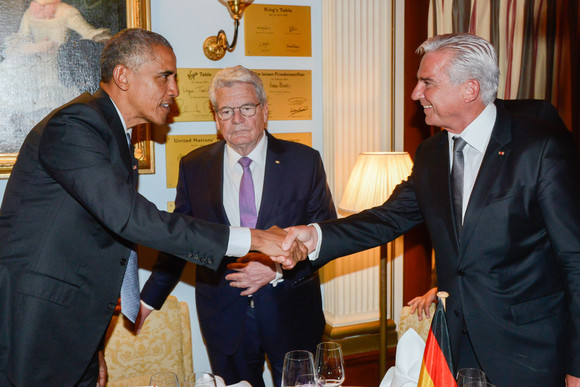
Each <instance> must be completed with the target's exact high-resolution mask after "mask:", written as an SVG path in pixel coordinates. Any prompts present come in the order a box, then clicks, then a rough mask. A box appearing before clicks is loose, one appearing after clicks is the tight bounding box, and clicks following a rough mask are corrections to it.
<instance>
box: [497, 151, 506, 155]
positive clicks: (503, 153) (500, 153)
mask: <svg viewBox="0 0 580 387" xmlns="http://www.w3.org/2000/svg"><path fill="white" fill-rule="evenodd" d="M497 154H498V155H500V156H503V155H505V152H504V151H499V152H497Z"/></svg>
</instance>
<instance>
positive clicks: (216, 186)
mask: <svg viewBox="0 0 580 387" xmlns="http://www.w3.org/2000/svg"><path fill="white" fill-rule="evenodd" d="M224 147H225V141H223V140H222V141H220V142H218V143H217V144H216V145H215V146H214V147H212V149H210V151H209V152H208V158H207V160H206V168H201V171H196V172H201V173H204V172H205V173H207V176H206V177H205V179H206V181H208V182H209V184H208V185H209V190H210V205H211V207H212V209H213V211H214V214H215V216H216V219H217V221H218V223H222V224H227V225H230V224H231V223H230V221H229V219H228V217H227V215H226V211H225V209H224V205H223V194H224V192H223V185H224Z"/></svg>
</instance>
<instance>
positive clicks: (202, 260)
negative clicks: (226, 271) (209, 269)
mask: <svg viewBox="0 0 580 387" xmlns="http://www.w3.org/2000/svg"><path fill="white" fill-rule="evenodd" d="M199 261H200V262H201V263H206V262H207V261H206V260H205V258H204V257H201V258H200V259H199Z"/></svg>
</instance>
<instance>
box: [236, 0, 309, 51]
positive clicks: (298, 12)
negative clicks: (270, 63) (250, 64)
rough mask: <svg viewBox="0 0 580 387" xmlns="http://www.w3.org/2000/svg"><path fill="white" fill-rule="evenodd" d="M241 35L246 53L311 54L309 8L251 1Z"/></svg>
mask: <svg viewBox="0 0 580 387" xmlns="http://www.w3.org/2000/svg"><path fill="white" fill-rule="evenodd" d="M244 36H245V46H246V55H247V56H312V36H311V21H310V7H308V6H291V5H272V4H255V3H254V4H252V5H251V6H249V7H248V8H247V9H246V13H245V15H244Z"/></svg>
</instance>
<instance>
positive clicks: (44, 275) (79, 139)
mask: <svg viewBox="0 0 580 387" xmlns="http://www.w3.org/2000/svg"><path fill="white" fill-rule="evenodd" d="M175 73H176V59H175V55H174V53H173V50H172V48H171V45H170V44H169V43H168V42H167V40H165V38H163V37H162V36H160V35H158V34H155V33H153V32H149V31H145V30H141V29H129V30H124V31H121V32H120V33H119V34H117V35H115V36H114V37H113V38H111V40H110V41H109V42H108V43H107V45H106V46H105V49H104V52H103V55H102V58H101V89H100V90H99V91H97V93H95V94H94V95H89V94H88V93H86V94H83V95H81V96H80V97H78V98H77V99H75V100H73V101H71V102H70V103H68V104H67V105H65V106H63V107H61V108H59V109H57V110H55V111H54V112H52V113H51V114H50V115H49V116H48V117H46V118H45V119H44V120H43V121H42V122H40V123H39V124H38V125H37V126H36V127H34V128H33V129H32V131H31V132H30V134H29V135H28V136H27V138H26V140H25V142H24V144H23V145H22V148H21V150H20V154H19V156H18V160H17V162H16V164H15V165H14V169H13V171H12V174H11V176H10V179H9V181H8V184H7V187H6V191H5V194H4V198H3V201H2V207H1V209H0V238H1V239H0V316H1V317H0V324H1V325H0V385H1V386H10V385H15V386H91V387H93V386H95V384H97V376H98V374H99V361H98V348H99V347H100V345H102V339H103V336H104V334H105V331H106V329H107V326H108V324H109V322H110V320H111V316H112V315H113V311H114V309H115V306H116V305H117V300H118V299H119V294H120V289H121V287H122V286H121V285H122V283H123V282H124V276H125V274H126V273H125V272H126V268H127V266H128V265H130V264H131V260H132V258H131V257H134V254H130V251H131V250H133V249H134V244H136V243H138V244H143V245H145V246H149V247H151V248H155V249H159V250H163V251H167V252H169V253H172V254H174V255H176V256H178V257H180V258H183V259H187V260H190V261H194V262H196V263H198V264H200V265H204V266H207V267H210V268H213V269H216V268H217V267H219V265H220V262H221V260H222V257H223V256H224V255H225V254H226V253H233V254H237V255H238V256H242V255H244V254H246V253H247V252H248V251H249V249H252V250H260V251H263V252H267V251H265V250H269V249H272V250H274V254H276V251H275V250H276V249H275V244H273V243H272V242H271V241H269V240H267V239H264V234H265V232H264V231H259V230H251V231H250V230H249V229H247V228H240V229H233V228H230V227H227V226H224V225H219V224H211V223H209V222H206V221H202V220H197V219H193V218H191V217H187V216H183V215H180V214H169V213H167V212H163V211H159V210H158V209H157V208H156V207H155V206H154V205H153V204H152V203H151V202H149V201H147V200H146V199H145V198H144V197H142V196H141V195H139V193H138V192H137V191H136V190H135V187H136V183H137V177H138V175H137V161H136V159H135V158H134V157H133V156H132V154H131V152H130V146H129V142H128V137H127V135H128V134H129V133H130V128H132V127H134V126H135V125H139V124H142V123H145V122H151V123H155V124H163V123H165V120H166V117H167V114H168V112H169V108H170V105H171V104H172V103H173V100H174V98H175V97H176V96H177V95H178V94H179V92H178V89H177V85H176V82H175ZM250 237H251V238H250ZM233 238H239V239H240V242H239V243H238V242H236V241H235V240H234V239H233ZM250 239H251V242H250ZM280 242H281V240H280ZM133 262H134V263H135V265H134V266H132V267H133V268H134V270H135V271H136V270H137V268H136V262H135V261H134V260H133ZM127 272H129V270H127ZM132 274H136V273H132ZM136 298H137V299H136V308H135V309H134V312H135V314H137V312H138V310H139V294H138V284H137V291H136ZM128 305H129V304H127V305H125V301H123V302H122V307H123V309H124V307H125V306H128ZM123 313H126V315H127V316H128V315H129V313H127V312H123ZM134 317H135V316H134V315H133V317H131V318H134ZM103 376H105V375H103ZM104 383H105V380H104V378H103V377H101V378H100V379H99V384H100V385H104Z"/></svg>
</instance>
